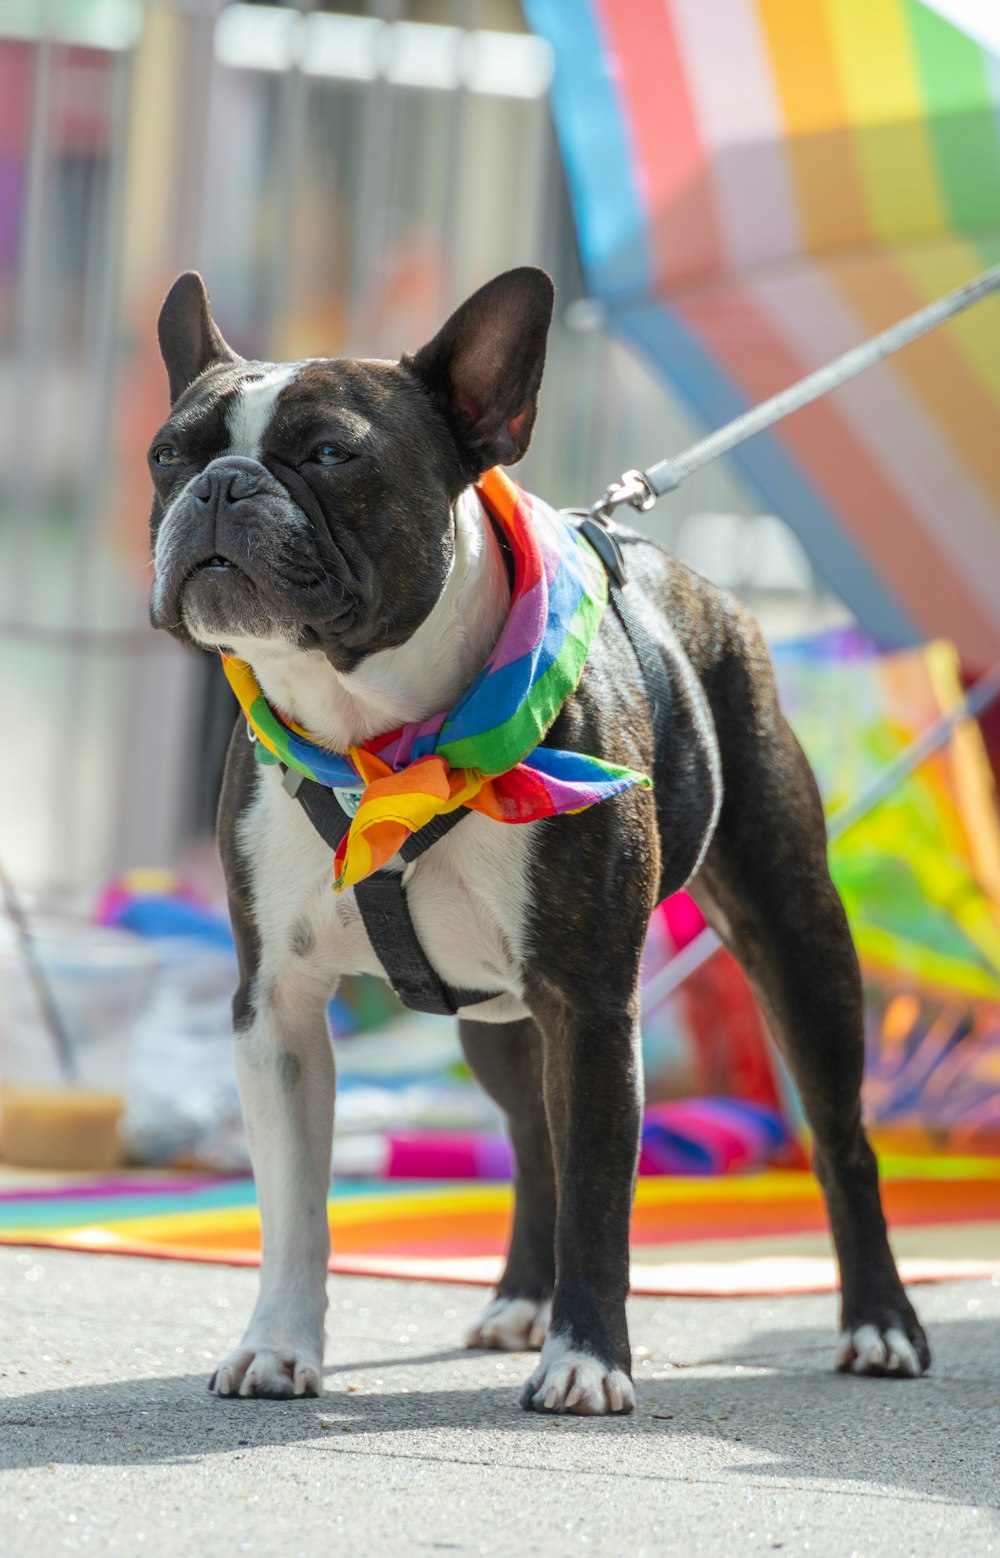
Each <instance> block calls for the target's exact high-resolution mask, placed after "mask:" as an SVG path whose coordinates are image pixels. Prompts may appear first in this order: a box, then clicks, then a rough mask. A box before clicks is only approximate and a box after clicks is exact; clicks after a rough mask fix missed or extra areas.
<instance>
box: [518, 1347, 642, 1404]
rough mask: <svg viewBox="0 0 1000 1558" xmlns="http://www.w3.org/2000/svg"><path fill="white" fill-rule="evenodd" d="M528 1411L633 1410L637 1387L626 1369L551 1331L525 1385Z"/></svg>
mask: <svg viewBox="0 0 1000 1558" xmlns="http://www.w3.org/2000/svg"><path fill="white" fill-rule="evenodd" d="M519 1399H520V1402H521V1405H522V1407H523V1408H524V1410H525V1411H526V1412H531V1411H535V1412H575V1413H578V1414H579V1415H580V1416H581V1417H605V1416H607V1415H608V1414H609V1413H611V1412H622V1413H624V1412H631V1411H632V1409H633V1407H634V1406H635V1388H634V1386H633V1384H632V1381H631V1380H630V1379H629V1377H628V1375H627V1374H626V1373H625V1372H624V1371H623V1370H622V1369H615V1368H610V1367H609V1366H608V1365H607V1364H605V1363H602V1362H601V1361H600V1359H599V1358H595V1357H594V1355H593V1354H592V1353H589V1352H579V1351H578V1350H577V1349H576V1348H574V1347H571V1346H570V1344H569V1342H567V1341H564V1340H563V1338H562V1337H559V1336H553V1335H552V1334H551V1332H550V1333H549V1336H548V1337H547V1339H546V1342H545V1346H544V1347H543V1348H542V1356H541V1357H540V1359H539V1360H538V1367H537V1369H536V1370H535V1372H534V1374H532V1376H531V1378H530V1379H529V1380H528V1381H527V1382H526V1384H525V1385H524V1386H523V1387H522V1390H521V1395H520V1398H519Z"/></svg>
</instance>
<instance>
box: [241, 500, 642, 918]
mask: <svg viewBox="0 0 1000 1558" xmlns="http://www.w3.org/2000/svg"><path fill="white" fill-rule="evenodd" d="M478 491H479V495H480V497H481V498H482V500H483V503H484V504H485V506H486V508H487V510H488V512H489V513H490V514H491V515H492V517H493V518H494V519H495V520H496V522H497V523H498V525H499V526H500V527H501V529H502V531H503V533H504V535H505V536H506V538H507V541H508V542H509V544H510V548H511V551H512V554H513V559H514V582H513V588H512V592H511V604H510V612H509V615H508V617H507V621H506V623H505V625H504V627H503V630H502V631H501V634H500V638H499V639H498V641H497V644H496V647H495V648H494V650H493V651H492V653H491V654H490V657H489V659H488V660H487V662H486V664H485V665H484V666H483V668H482V670H481V671H480V672H479V674H478V676H477V677H476V679H475V681H474V682H473V683H472V685H471V686H470V687H469V688H468V690H467V691H466V692H465V693H463V695H462V697H461V698H460V699H459V700H458V702H457V703H456V704H455V706H454V708H452V709H450V710H446V711H445V712H443V713H441V714H435V715H432V716H431V717H430V718H428V719H426V720H421V721H419V722H416V723H413V724H410V725H404V726H403V728H402V729H401V730H396V731H392V732H391V733H389V734H388V735H383V736H376V737H374V738H373V739H372V740H370V741H366V742H365V743H364V745H363V746H357V747H351V749H350V751H349V753H348V754H346V755H341V754H340V753H336V752H330V751H327V750H326V749H325V748H323V747H321V746H318V745H317V744H316V743H315V742H314V741H311V740H310V739H309V737H308V736H307V734H306V733H305V732H304V731H303V730H301V729H300V728H298V727H296V726H294V725H292V724H290V723H289V722H287V721H286V720H284V719H283V718H282V717H281V715H280V714H278V713H277V711H276V710H274V709H272V708H271V707H270V705H269V704H268V702H267V700H266V699H265V697H264V695H263V693H262V692H261V689H260V687H259V685H258V683H257V680H256V678H255V676H254V674H253V672H252V670H251V669H250V667H249V666H248V665H247V664H246V663H245V661H242V660H238V659H236V658H235V657H234V656H230V655H223V657H222V659H223V665H224V667H225V672H226V676H227V677H228V679H229V682H230V685H231V686H232V688H233V691H234V692H235V694H236V696H237V698H238V700H239V702H240V706H241V707H242V709H243V712H244V714H245V715H246V717H247V720H248V721H249V723H250V725H251V727H252V728H253V730H254V732H255V733H256V736H257V739H258V741H259V742H260V743H261V744H262V745H263V747H264V748H265V749H266V751H267V752H268V753H270V754H271V756H272V758H276V759H278V760H280V761H281V762H282V763H284V764H285V765H286V767H288V768H292V769H295V770H296V771H297V772H299V773H302V774H305V775H306V777H307V778H309V779H315V780H318V781H319V782H320V783H321V784H324V785H328V786H330V787H331V788H333V789H337V788H352V787H353V788H356V787H357V786H358V784H359V782H360V783H361V784H362V785H364V786H365V789H364V793H363V795H362V797H361V801H360V804H359V806H358V809H357V811H356V813H355V815H354V818H353V821H352V822H351V826H350V830H349V831H348V833H347V835H346V837H345V838H344V840H343V841H342V843H341V844H340V847H339V848H338V850H337V854H336V859H335V882H334V887H335V889H336V890H337V891H340V890H342V889H343V888H345V887H350V886H352V885H353V884H354V883H355V882H359V881H361V880H362V879H363V878H364V877H366V876H368V875H369V874H370V873H371V872H372V871H377V870H378V869H379V867H380V866H383V865H385V863H386V861H387V860H390V859H391V858H392V856H393V855H394V854H395V853H396V851H397V850H398V849H399V847H400V845H401V844H403V843H404V842H405V841H406V839H407V837H408V836H409V834H410V833H412V832H414V831H415V830H416V829H418V828H421V827H423V825H424V824H425V823H427V822H429V821H430V820H431V818H433V817H436V816H439V815H441V814H442V813H446V812H451V811H454V810H455V809H456V808H457V807H459V806H467V807H469V808H470V809H471V810H472V811H478V812H482V813H483V814H484V815H485V816H487V817H492V818H494V820H495V821H497V822H511V823H516V822H531V821H534V820H535V819H536V818H540V817H552V816H557V815H559V814H560V813H562V812H569V811H582V810H583V809H584V808H585V807H587V806H593V805H595V804H596V803H597V802H598V801H603V800H607V799H608V798H609V797H610V796H613V795H618V794H619V793H620V792H621V791H622V790H627V789H630V788H631V787H632V786H633V785H641V786H642V787H643V788H646V789H648V788H649V787H650V781H649V779H648V778H646V777H645V776H644V775H642V774H638V773H635V772H633V771H632V770H631V769H628V768H622V767H620V766H618V765H617V764H615V763H609V762H605V761H604V760H603V759H602V758H598V757H587V756H585V755H584V754H583V753H580V752H563V751H558V750H556V749H554V748H550V747H541V746H539V742H540V741H541V740H542V739H543V737H544V736H545V734H546V732H547V731H548V729H549V727H550V726H551V725H552V722H553V720H554V719H555V718H556V715H557V714H558V713H559V710H560V709H561V708H562V705H563V703H564V702H565V701H566V699H567V697H568V696H569V695H570V693H571V692H573V690H574V689H575V687H576V685H577V683H578V682H579V680H580V676H581V674H582V672H583V667H584V665H585V663H586V659H587V654H588V651H589V649H590V644H591V641H592V639H593V636H594V633H595V632H596V631H597V626H598V623H599V622H600V620H601V615H602V613H603V611H604V606H605V603H606V600H607V578H606V576H605V572H604V568H603V566H602V564H601V563H600V561H599V559H598V558H597V555H596V553H595V552H594V551H593V550H592V549H591V548H590V546H588V544H587V542H586V541H585V540H584V539H583V538H582V537H581V536H580V534H579V533H578V531H576V530H575V529H574V527H573V526H571V525H570V524H568V523H567V521H566V520H565V519H563V518H562V517H561V516H560V515H559V514H557V513H556V512H555V511H554V510H553V509H551V508H549V507H548V505H547V504H545V503H543V502H541V501H540V500H539V499H538V498H534V497H531V496H529V495H528V494H527V493H525V492H522V491H521V489H520V488H519V487H517V486H515V484H514V483H513V482H512V481H510V479H509V478H508V477H507V476H505V475H504V473H503V472H502V471H500V470H499V469H495V470H492V471H488V472H487V473H486V475H485V476H484V477H483V478H482V480H481V481H480V482H479V484H478Z"/></svg>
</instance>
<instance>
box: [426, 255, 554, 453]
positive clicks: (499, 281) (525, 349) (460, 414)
mask: <svg viewBox="0 0 1000 1558" xmlns="http://www.w3.org/2000/svg"><path fill="white" fill-rule="evenodd" d="M553 296H554V294H553V288H552V282H551V280H550V278H549V277H548V276H547V275H546V274H545V272H544V271H543V270H536V269H535V267H534V266H531V265H522V266H520V267H518V269H516V270H509V271H505V272H504V274H503V275H502V276H497V277H496V278H495V279H494V280H493V281H489V282H487V283H486V286H485V287H480V289H479V291H478V292H474V293H473V295H472V297H471V298H468V299H466V301H465V302H464V303H463V304H462V306H461V308H459V309H457V310H456V311H455V313H454V314H452V316H451V318H450V319H449V320H448V322H447V324H445V325H444V326H443V327H442V329H440V330H439V331H438V333H437V335H436V336H435V337H434V339H433V340H432V341H429V342H428V343H427V345H426V346H424V347H422V348H421V349H420V351H419V352H417V353H416V355H415V356H413V357H406V358H404V359H403V361H404V362H405V363H406V365H407V366H408V367H409V368H411V369H412V370H413V372H414V373H416V374H417V376H418V377H419V378H420V379H421V380H422V381H423V383H424V385H425V386H426V388H427V389H428V390H429V391H430V393H431V395H432V396H433V397H434V399H435V401H436V402H437V404H438V406H439V407H440V409H441V410H442V412H443V413H444V416H445V419H446V421H447V422H448V424H449V426H450V428H451V431H452V435H453V437H454V439H455V442H456V444H457V445H458V448H459V450H460V451H461V453H462V454H463V456H464V458H465V461H466V464H467V469H468V471H469V473H470V474H471V475H473V476H479V475H481V474H482V473H483V471H486V470H489V468H490V466H491V465H513V464H514V462H515V461H516V460H519V459H520V458H521V456H522V455H523V454H524V452H525V450H526V449H527V447H528V444H529V443H530V441H531V431H532V428H533V427H534V425H535V415H536V412H537V410H538V387H539V385H540V384H541V382H542V369H543V368H544V366H545V343H546V338H547V336H548V329H549V322H550V321H551V319H552V302H553Z"/></svg>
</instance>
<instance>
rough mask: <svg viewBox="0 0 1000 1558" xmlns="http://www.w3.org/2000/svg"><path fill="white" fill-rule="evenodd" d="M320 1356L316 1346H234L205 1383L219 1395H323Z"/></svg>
mask: <svg viewBox="0 0 1000 1558" xmlns="http://www.w3.org/2000/svg"><path fill="white" fill-rule="evenodd" d="M322 1369H323V1358H322V1354H321V1352H320V1351H319V1350H318V1349H317V1348H315V1347H309V1346H303V1345H301V1344H299V1345H278V1346H268V1345H266V1344H265V1345H262V1346H257V1347H255V1346H248V1345H246V1344H244V1345H242V1346H240V1347H237V1348H236V1351H235V1352H231V1353H230V1354H229V1356H228V1357H226V1358H223V1360H222V1362H221V1363H220V1364H219V1366H218V1368H217V1369H216V1371H215V1373H214V1374H213V1375H212V1378H211V1379H210V1380H209V1382H208V1388H209V1390H213V1391H215V1393H216V1395H218V1396H242V1397H243V1398H244V1399H246V1398H248V1397H251V1396H256V1397H264V1398H266V1399H269V1400H272V1401H287V1400H289V1399H290V1398H291V1397H292V1396H319V1395H321V1394H322V1391H323V1386H322Z"/></svg>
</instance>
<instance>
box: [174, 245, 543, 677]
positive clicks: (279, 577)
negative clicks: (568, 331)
mask: <svg viewBox="0 0 1000 1558" xmlns="http://www.w3.org/2000/svg"><path fill="white" fill-rule="evenodd" d="M551 313H552V283H551V282H550V280H549V278H548V276H546V274H545V273H544V271H540V270H534V269H531V268H528V267H524V268H521V269H518V270H512V271H507V272H506V273H505V274H504V275H502V276H498V277H497V278H496V279H495V280H494V281H491V282H489V283H488V284H487V285H486V286H485V287H483V288H481V289H480V291H478V292H476V293H475V294H474V295H473V296H472V297H471V298H469V299H468V300H467V302H465V303H463V304H462V306H461V307H460V308H459V309H458V310H457V312H456V313H454V314H453V315H452V317H451V318H450V319H449V320H448V322H447V324H446V325H445V326H444V327H443V329H442V330H440V331H439V332H438V334H437V335H436V336H435V337H434V339H433V340H432V341H430V342H429V343H428V345H426V346H424V347H423V348H422V349H421V350H420V351H419V352H417V353H416V354H415V355H414V356H412V357H411V356H406V357H403V358H402V360H401V361H400V362H397V363H393V362H378V361H365V360H354V359H347V358H332V359H331V358H314V359H310V360H307V361H304V362H297V363H290V364H285V365H276V364H274V363H263V362H250V361H247V360H245V359H244V358H242V357H239V356H238V355H237V354H236V353H235V352H234V351H232V350H231V348H230V347H229V346H227V344H226V342H225V341H224V340H223V338H222V336H221V334H220V333H219V330H218V328H217V326H216V325H215V322H214V321H213V319H212V313H211V308H210V306H209V300H208V295H207V293H206V290H205V286H204V283H203V281H202V279H201V277H200V276H198V275H196V274H194V273H192V272H188V273H186V274H185V275H183V276H181V277H179V278H178V280H177V281H176V282H175V283H174V285H173V287H172V288H171V290H170V292H169V293H168V295H167V298H166V301H165V302H164V305H163V309H162V312H161V314H160V321H159V338H160V348H161V351H162V353H163V359H164V362H165V364H166V368H167V374H168V377H169V382H170V398H171V402H172V406H171V412H170V416H169V417H168V419H167V421H166V422H165V423H164V424H163V426H162V427H161V428H160V430H159V431H158V432H157V434H156V436H155V437H154V438H153V441H152V444H151V446H150V451H149V466H150V471H151V473H152V478H153V486H154V496H153V509H152V516H151V532H152V544H153V555H154V562H155V581H154V585H153V592H152V601H151V617H152V621H153V625H154V626H155V627H162V628H166V629H167V630H168V631H169V632H171V633H174V634H176V635H177V636H178V637H179V638H182V639H185V640H187V641H188V642H191V641H194V642H196V643H199V644H203V645H206V646H213V647H215V646H225V645H226V644H228V643H229V642H231V641H232V640H233V639H235V638H238V639H240V640H245V639H247V638H250V639H261V640H265V639H266V640H269V641H272V642H273V641H274V640H275V639H278V640H282V641H284V642H286V643H288V644H289V645H290V646H293V647H297V648H304V649H306V648H307V649H314V650H315V649H321V650H322V651H323V652H324V653H325V654H326V655H327V657H328V658H329V660H330V662H331V663H332V664H333V665H334V666H335V667H336V668H337V669H338V670H341V671H349V670H352V669H353V668H354V667H355V666H357V665H358V664H359V663H360V661H361V660H363V659H364V658H365V657H366V656H367V655H369V654H372V653H374V652H375V651H377V650H380V649H388V648H392V647H393V646H395V645H398V644H401V643H404V642H405V641H406V640H407V639H408V638H409V637H410V636H411V635H412V634H413V633H414V632H415V630H416V629H417V628H418V627H419V625H420V623H421V622H422V621H423V620H424V618H425V617H426V616H427V615H428V613H429V612H430V611H431V609H432V608H433V606H434V604H435V602H436V600H437V599H438V597H439V595H440V593H441V591H442V589H443V587H444V584H445V581H446V580H447V577H448V573H449V570H450V568H451V564H452V558H453V549H454V526H453V516H452V505H453V504H454V502H455V500H456V498H457V497H458V495H459V494H460V493H461V492H462V491H463V489H464V488H465V487H466V486H467V485H468V483H469V482H470V481H474V480H475V479H476V477H478V476H480V475H481V474H482V473H483V472H484V471H486V470H488V469H489V468H490V467H491V466H493V465H497V464H503V465H508V464H512V463H513V462H514V461H516V460H519V459H520V458H521V456H522V455H523V454H524V452H525V450H526V449H527V447H528V443H529V440H530V438H531V431H532V427H533V425H534V421H535V413H536V409H537V397H538V388H539V384H540V382H541V377H542V368H543V365H544V361H545V343H546V335H547V332H548V326H549V320H550V318H551Z"/></svg>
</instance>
